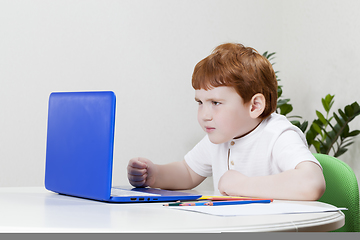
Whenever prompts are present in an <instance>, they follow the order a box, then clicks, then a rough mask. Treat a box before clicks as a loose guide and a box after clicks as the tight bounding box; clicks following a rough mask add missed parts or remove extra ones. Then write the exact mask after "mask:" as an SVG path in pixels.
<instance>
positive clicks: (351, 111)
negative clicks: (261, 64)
mask: <svg viewBox="0 0 360 240" xmlns="http://www.w3.org/2000/svg"><path fill="white" fill-rule="evenodd" d="M275 54H276V53H275V52H273V53H268V52H264V53H263V56H264V57H266V58H267V59H268V60H269V61H270V62H271V60H273V59H274V58H275V57H274V55H275ZM271 64H272V65H274V64H275V63H271ZM277 73H278V71H276V72H275V75H276V80H277V81H278V83H279V82H280V81H281V80H280V79H279V78H278V76H277ZM282 93H283V91H282V85H280V84H278V101H277V109H276V112H277V113H279V114H282V115H284V116H286V117H287V118H289V119H291V118H297V119H302V117H301V116H287V114H289V113H290V112H291V111H292V110H293V107H292V105H291V104H290V103H289V102H290V99H289V98H286V99H284V98H282ZM334 97H335V96H334V95H330V94H328V95H326V96H325V98H322V99H321V102H322V105H323V107H324V110H325V112H326V114H325V116H324V114H322V113H321V112H320V111H317V110H316V116H317V117H318V118H317V119H315V120H313V122H312V124H311V125H310V128H309V129H308V130H307V131H306V129H307V127H308V121H303V122H300V120H291V122H292V123H293V124H294V125H295V126H297V127H299V128H300V129H301V130H302V131H303V132H304V133H305V135H306V140H307V143H308V145H309V148H310V147H311V146H314V148H315V150H316V152H317V153H323V154H328V155H329V154H330V153H332V154H333V156H334V157H339V156H340V155H342V154H344V153H345V152H346V151H347V150H348V147H349V146H350V145H351V144H353V143H354V141H353V138H354V137H355V136H357V135H358V134H360V130H354V131H350V127H349V123H350V122H351V121H352V120H353V119H354V118H355V117H357V116H359V115H360V106H359V104H358V103H357V102H353V103H352V104H350V105H347V106H345V108H344V110H342V109H338V114H337V113H336V112H333V113H332V114H331V113H330V111H331V107H332V106H333V104H334Z"/></svg>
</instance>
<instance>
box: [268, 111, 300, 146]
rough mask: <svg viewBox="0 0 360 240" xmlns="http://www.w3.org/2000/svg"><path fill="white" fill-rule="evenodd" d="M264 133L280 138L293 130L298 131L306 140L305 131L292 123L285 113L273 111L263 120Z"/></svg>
mask: <svg viewBox="0 0 360 240" xmlns="http://www.w3.org/2000/svg"><path fill="white" fill-rule="evenodd" d="M263 123H264V127H263V133H264V135H265V136H266V135H267V136H268V137H271V138H278V137H280V136H282V134H283V133H285V132H287V131H293V132H295V133H297V135H298V136H300V138H301V139H302V140H303V141H304V142H306V138H305V135H304V133H303V132H302V131H301V130H300V128H298V127H297V126H295V125H294V124H292V123H291V122H290V121H289V120H288V119H287V118H286V117H285V116H284V115H280V114H277V113H272V114H271V115H270V116H269V117H268V118H267V119H265V120H264V121H263Z"/></svg>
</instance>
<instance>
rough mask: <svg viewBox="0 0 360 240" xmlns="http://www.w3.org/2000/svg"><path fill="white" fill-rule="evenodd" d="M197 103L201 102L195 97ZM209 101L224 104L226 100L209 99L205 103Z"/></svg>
mask: <svg viewBox="0 0 360 240" xmlns="http://www.w3.org/2000/svg"><path fill="white" fill-rule="evenodd" d="M195 101H196V102H199V101H201V100H200V99H198V98H197V97H195ZM206 101H208V102H224V101H225V100H224V99H214V98H209V99H205V102H206Z"/></svg>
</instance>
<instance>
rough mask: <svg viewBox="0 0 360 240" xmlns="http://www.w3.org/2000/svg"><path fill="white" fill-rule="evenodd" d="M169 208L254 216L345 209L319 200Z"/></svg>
mask: <svg viewBox="0 0 360 240" xmlns="http://www.w3.org/2000/svg"><path fill="white" fill-rule="evenodd" d="M169 208H171V209H176V210H183V211H192V212H199V213H204V214H210V215H216V216H254V215H268V214H297V213H316V212H334V211H339V210H347V209H346V208H337V207H334V206H332V205H329V204H325V203H320V202H315V203H311V202H304V203H299V202H293V203H292V202H289V201H286V202H284V201H274V202H272V203H252V204H244V205H225V206H174V207H169Z"/></svg>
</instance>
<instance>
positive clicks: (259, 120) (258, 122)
mask: <svg viewBox="0 0 360 240" xmlns="http://www.w3.org/2000/svg"><path fill="white" fill-rule="evenodd" d="M262 121H263V119H260V118H258V121H257V122H256V123H255V124H254V125H255V127H253V128H252V129H251V130H250V131H249V132H247V133H245V134H243V135H241V136H237V137H234V138H233V139H239V138H242V137H245V136H247V135H248V134H249V133H251V132H253V131H254V130H255V129H256V128H257V127H258V126H259V125H260V123H262Z"/></svg>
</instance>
